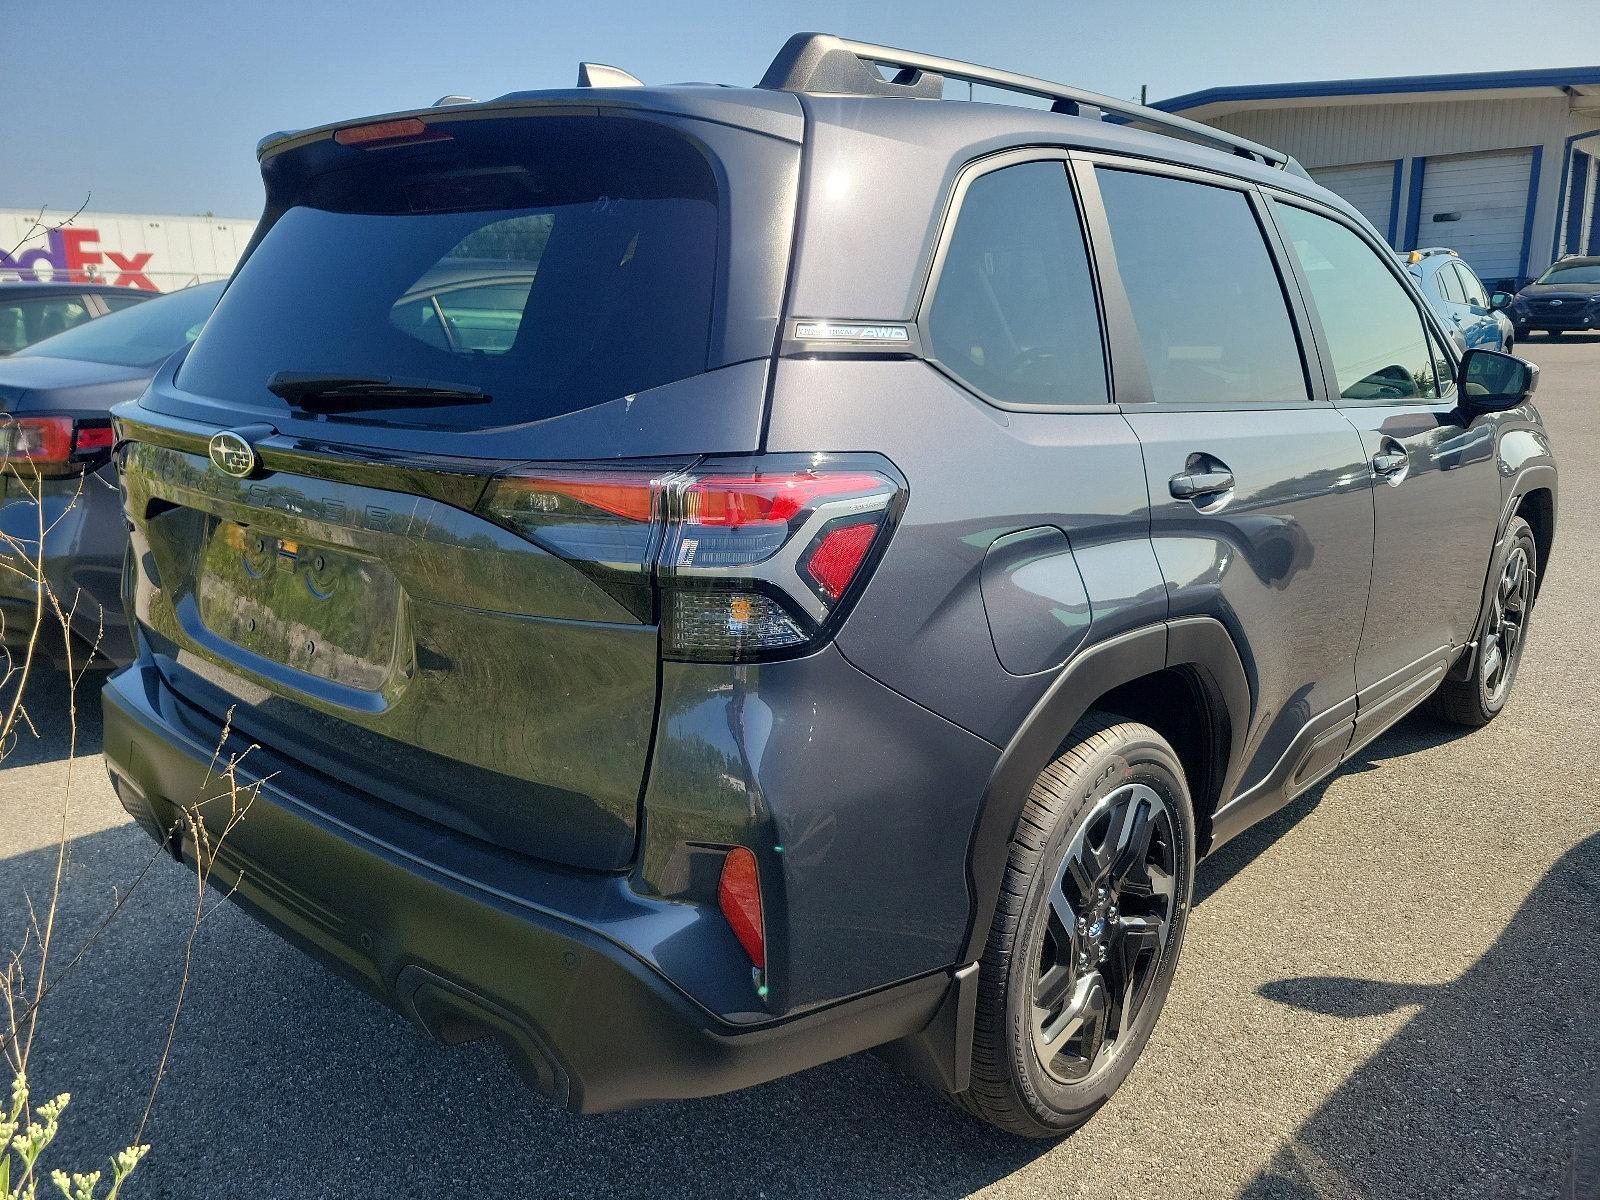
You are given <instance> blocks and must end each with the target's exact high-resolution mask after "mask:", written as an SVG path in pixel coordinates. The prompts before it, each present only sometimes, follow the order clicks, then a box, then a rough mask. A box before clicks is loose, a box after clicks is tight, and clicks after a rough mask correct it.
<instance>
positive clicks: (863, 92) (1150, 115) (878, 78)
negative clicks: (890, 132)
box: [758, 33, 1305, 174]
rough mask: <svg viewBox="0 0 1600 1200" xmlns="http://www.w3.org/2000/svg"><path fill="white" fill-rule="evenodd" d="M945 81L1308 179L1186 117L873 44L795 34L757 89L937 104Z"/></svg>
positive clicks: (1279, 155)
mask: <svg viewBox="0 0 1600 1200" xmlns="http://www.w3.org/2000/svg"><path fill="white" fill-rule="evenodd" d="M873 64H879V65H882V66H886V67H896V68H898V71H897V73H896V74H895V76H894V77H893V78H892V79H885V78H884V77H883V76H882V75H881V74H879V72H878V71H877V70H876V69H874V66H873ZM946 79H959V80H961V81H962V82H963V83H975V84H979V85H981V86H983V87H991V88H998V89H1000V90H1001V91H1007V92H1016V93H1018V94H1020V95H1024V96H1036V97H1038V98H1040V99H1043V100H1049V101H1050V109H1051V111H1052V112H1058V113H1069V114H1071V115H1073V116H1082V117H1089V118H1092V119H1096V120H1098V119H1101V118H1103V117H1104V116H1105V115H1106V114H1108V113H1110V114H1114V115H1115V116H1117V117H1119V118H1122V119H1124V120H1127V121H1133V122H1138V123H1140V124H1143V125H1149V126H1153V127H1155V128H1156V129H1158V130H1160V131H1162V132H1165V133H1175V134H1181V135H1183V136H1184V137H1187V138H1192V139H1193V140H1195V141H1197V142H1201V143H1204V144H1205V145H1208V146H1212V147H1215V148H1218V149H1222V150H1226V151H1229V152H1230V153H1233V154H1237V155H1239V156H1241V157H1243V158H1251V159H1255V160H1256V161H1257V162H1263V163H1266V164H1268V165H1269V166H1274V167H1281V168H1285V169H1288V170H1292V171H1294V172H1295V173H1296V174H1304V173H1305V172H1304V170H1303V169H1301V167H1300V164H1299V163H1297V162H1295V160H1294V159H1292V158H1291V157H1289V155H1287V154H1284V153H1283V152H1282V151H1280V150H1273V149H1271V148H1270V147H1268V146H1263V145H1261V144H1260V143H1259V142H1252V141H1250V140H1249V139H1248V138H1242V137H1235V136H1234V135H1233V134H1231V133H1227V132H1225V131H1224V130H1221V129H1213V128H1212V127H1211V126H1209V125H1202V124H1200V123H1199V122H1198V121H1191V120H1189V119H1188V118H1187V117H1178V116H1174V115H1173V114H1171V113H1165V112H1162V111H1161V110H1160V109H1155V108H1148V107H1146V106H1145V105H1142V104H1135V103H1134V102H1133V101H1131V100H1118V99H1116V98H1115V97H1113V96H1103V95H1101V94H1100V93H1098V92H1090V91H1085V90H1084V89H1082V88H1075V87H1069V86H1067V85H1066V84H1063V83H1052V82H1051V81H1050V80H1048V79H1036V78H1034V77H1033V76H1031V75H1017V74H1014V73H1013V72H1011V71H1002V70H999V69H998V68H995V67H983V66H979V65H977V64H976V63H967V62H961V61H959V60H957V59H953V58H939V57H937V56H935V55H932V54H918V53H916V52H915V51H911V50H896V49H894V48H893V47H892V46H877V45H874V44H872V43H871V42H853V41H850V40H848V39H846V38H839V37H834V36H832V35H831V34H826V33H797V34H795V35H794V36H793V37H791V38H790V39H789V40H788V41H787V42H785V43H784V44H783V49H782V50H780V51H778V56H777V57H776V58H774V59H773V60H772V65H771V66H770V67H768V68H767V73H766V74H765V75H763V76H762V77H761V82H760V84H759V85H758V86H760V87H764V88H769V89H771V90H773V91H784V92H821V93H835V94H837V93H843V94H845V95H856V96H913V97H918V98H923V99H938V98H939V97H940V96H942V95H943V92H944V81H945V80H946Z"/></svg>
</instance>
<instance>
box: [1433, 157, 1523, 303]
mask: <svg viewBox="0 0 1600 1200" xmlns="http://www.w3.org/2000/svg"><path fill="white" fill-rule="evenodd" d="M1532 166H1533V152H1532V151H1531V150H1502V151H1497V152H1495V153H1493V154H1462V155H1455V156H1452V157H1449V158H1430V159H1428V160H1427V165H1426V166H1425V167H1424V169H1423V173H1422V208H1421V211H1420V213H1419V217H1418V223H1417V237H1416V242H1417V245H1419V246H1449V247H1450V248H1451V249H1453V250H1455V251H1457V252H1458V253H1459V254H1460V255H1461V257H1462V258H1464V259H1466V260H1467V262H1468V263H1469V264H1470V265H1471V267H1472V269H1473V270H1474V271H1476V272H1477V273H1478V275H1479V276H1480V277H1481V278H1483V279H1485V280H1488V281H1490V282H1493V281H1494V280H1496V279H1507V278H1510V277H1511V276H1514V275H1516V274H1517V271H1518V269H1519V267H1520V266H1521V262H1522V241H1523V236H1522V234H1523V226H1524V224H1525V222H1526V221H1527V216H1528V175H1529V172H1530V171H1531V170H1532Z"/></svg>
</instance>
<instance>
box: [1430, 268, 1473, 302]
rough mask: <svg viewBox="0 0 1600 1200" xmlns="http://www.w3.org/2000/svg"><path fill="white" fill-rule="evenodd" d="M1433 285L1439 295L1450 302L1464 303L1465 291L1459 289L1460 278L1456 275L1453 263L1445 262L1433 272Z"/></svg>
mask: <svg viewBox="0 0 1600 1200" xmlns="http://www.w3.org/2000/svg"><path fill="white" fill-rule="evenodd" d="M1433 286H1434V287H1435V288H1437V289H1438V291H1439V295H1440V296H1441V297H1442V298H1444V299H1445V300H1448V301H1449V302H1450V303H1451V304H1465V303H1466V302H1467V294H1466V292H1464V291H1462V290H1461V279H1460V278H1459V277H1458V276H1457V275H1456V271H1455V264H1454V263H1445V265H1444V266H1442V267H1440V268H1439V269H1438V270H1437V271H1435V272H1434V273H1433Z"/></svg>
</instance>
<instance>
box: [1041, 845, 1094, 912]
mask: <svg viewBox="0 0 1600 1200" xmlns="http://www.w3.org/2000/svg"><path fill="white" fill-rule="evenodd" d="M1066 866H1067V869H1066V879H1067V880H1070V881H1071V882H1072V886H1073V888H1074V889H1075V890H1076V891H1077V893H1078V902H1079V903H1081V904H1084V905H1086V906H1087V905H1088V904H1089V903H1091V902H1093V900H1094V893H1095V889H1096V888H1097V887H1098V886H1099V884H1100V878H1099V875H1098V873H1097V872H1096V871H1095V870H1094V868H1093V867H1092V866H1091V865H1090V864H1088V863H1086V862H1084V860H1083V858H1082V857H1081V856H1080V855H1078V854H1068V855H1067V864H1066ZM1056 892H1057V893H1058V894H1059V893H1060V892H1061V888H1060V887H1057V888H1056ZM1051 902H1052V904H1053V903H1054V899H1053V898H1052V901H1051ZM1069 928H1070V926H1069Z"/></svg>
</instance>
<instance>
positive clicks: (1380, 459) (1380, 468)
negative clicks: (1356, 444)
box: [1372, 450, 1411, 476]
mask: <svg viewBox="0 0 1600 1200" xmlns="http://www.w3.org/2000/svg"><path fill="white" fill-rule="evenodd" d="M1410 461H1411V458H1410V456H1409V455H1407V454H1406V452H1405V451H1404V450H1385V451H1383V453H1381V454H1374V455H1373V456H1372V470H1373V472H1374V473H1375V474H1377V475H1382V476H1389V475H1394V474H1396V473H1398V472H1400V471H1403V470H1405V469H1406V464H1407V463H1408V462H1410Z"/></svg>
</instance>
